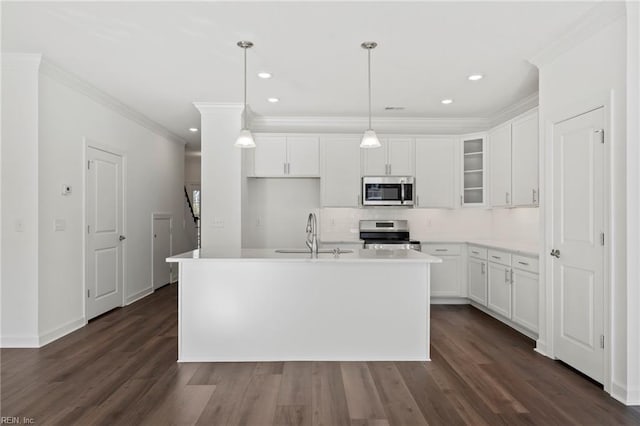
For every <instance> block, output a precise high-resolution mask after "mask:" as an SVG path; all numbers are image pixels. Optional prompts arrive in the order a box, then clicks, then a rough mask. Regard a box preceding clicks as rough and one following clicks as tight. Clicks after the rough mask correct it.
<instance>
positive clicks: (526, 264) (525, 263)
mask: <svg viewBox="0 0 640 426" xmlns="http://www.w3.org/2000/svg"><path fill="white" fill-rule="evenodd" d="M518 263H519V264H521V265H524V266H529V264H528V263H527V262H520V261H518Z"/></svg>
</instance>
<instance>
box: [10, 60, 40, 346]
mask: <svg viewBox="0 0 640 426" xmlns="http://www.w3.org/2000/svg"><path fill="white" fill-rule="evenodd" d="M40 62H41V56H40V55H27V54H3V55H2V148H1V152H2V154H1V158H2V160H1V163H2V169H1V176H2V179H1V181H2V197H1V198H2V208H1V211H2V216H1V217H2V249H1V253H2V259H1V262H0V263H1V264H2V273H1V277H2V283H1V291H0V293H1V294H0V299H1V300H2V302H1V303H2V305H1V307H2V315H1V318H2V321H1V326H0V337H1V342H0V343H1V345H2V347H37V346H38V77H39V67H40Z"/></svg>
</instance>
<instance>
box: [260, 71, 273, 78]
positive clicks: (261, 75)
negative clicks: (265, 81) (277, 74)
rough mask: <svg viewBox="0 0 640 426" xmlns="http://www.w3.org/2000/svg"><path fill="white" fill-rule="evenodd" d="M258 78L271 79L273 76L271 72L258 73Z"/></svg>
mask: <svg viewBox="0 0 640 426" xmlns="http://www.w3.org/2000/svg"><path fill="white" fill-rule="evenodd" d="M258 77H260V78H271V77H272V75H271V73H270V72H259V73H258Z"/></svg>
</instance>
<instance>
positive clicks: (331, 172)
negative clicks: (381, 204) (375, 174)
mask: <svg viewBox="0 0 640 426" xmlns="http://www.w3.org/2000/svg"><path fill="white" fill-rule="evenodd" d="M320 151H321V155H320V162H321V167H320V191H321V194H322V206H323V207H358V206H359V205H360V167H358V165H359V164H360V139H359V138H327V139H324V140H322V141H321V143H320Z"/></svg>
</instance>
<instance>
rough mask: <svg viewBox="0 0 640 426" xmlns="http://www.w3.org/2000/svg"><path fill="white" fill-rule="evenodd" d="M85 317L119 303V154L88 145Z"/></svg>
mask: <svg viewBox="0 0 640 426" xmlns="http://www.w3.org/2000/svg"><path fill="white" fill-rule="evenodd" d="M87 160H88V163H87V180H86V182H87V190H86V191H87V193H86V203H87V206H86V215H87V217H86V220H87V246H86V249H87V254H86V259H87V265H86V274H87V276H86V287H87V288H86V290H87V304H86V316H87V319H91V318H94V317H96V316H98V315H101V314H103V313H105V312H107V311H109V310H111V309H113V308H116V307H118V306H122V300H123V299H122V295H123V290H122V283H123V270H122V246H123V242H124V235H122V234H123V226H122V224H123V200H122V191H123V188H122V157H120V156H118V155H116V154H112V153H109V152H106V151H102V150H99V149H95V148H92V147H87Z"/></svg>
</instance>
